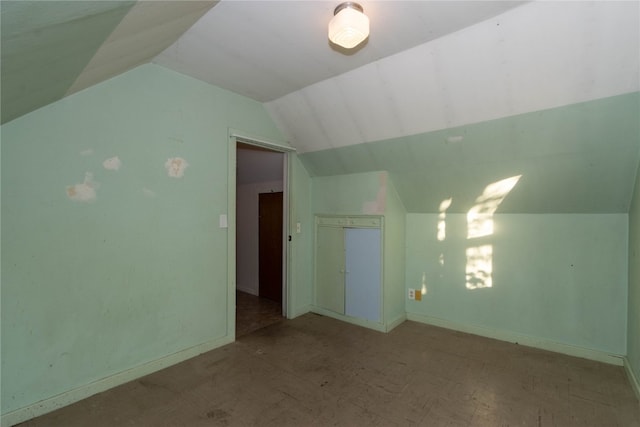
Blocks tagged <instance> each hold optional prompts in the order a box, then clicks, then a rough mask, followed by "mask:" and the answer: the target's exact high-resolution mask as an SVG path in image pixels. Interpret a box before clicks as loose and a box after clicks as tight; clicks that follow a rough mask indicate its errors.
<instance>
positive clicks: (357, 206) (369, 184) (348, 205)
mask: <svg viewBox="0 0 640 427" xmlns="http://www.w3.org/2000/svg"><path fill="white" fill-rule="evenodd" d="M386 177H387V173H386V172H368V173H358V174H350V175H337V176H323V177H314V178H313V179H312V181H311V193H312V199H311V200H312V204H311V210H312V213H313V214H314V215H315V214H323V213H324V214H334V215H342V214H349V215H365V214H377V215H381V214H383V213H384V203H385V201H386V196H385V195H384V194H385V193H384V190H382V192H381V189H382V187H383V185H382V181H383V180H384V181H386Z"/></svg>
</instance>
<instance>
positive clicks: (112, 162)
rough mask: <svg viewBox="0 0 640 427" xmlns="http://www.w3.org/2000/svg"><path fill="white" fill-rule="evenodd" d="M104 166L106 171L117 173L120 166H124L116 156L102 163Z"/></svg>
mask: <svg viewBox="0 0 640 427" xmlns="http://www.w3.org/2000/svg"><path fill="white" fill-rule="evenodd" d="M102 166H103V167H104V168H105V169H106V170H110V171H117V170H118V169H120V166H122V162H121V161H120V159H119V158H118V156H116V157H111V158H110V159H107V160H105V161H104V162H102Z"/></svg>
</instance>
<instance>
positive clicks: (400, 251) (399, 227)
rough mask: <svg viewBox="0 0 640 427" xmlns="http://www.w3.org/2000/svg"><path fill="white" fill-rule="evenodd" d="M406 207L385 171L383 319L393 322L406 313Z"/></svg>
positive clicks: (400, 318)
mask: <svg viewBox="0 0 640 427" xmlns="http://www.w3.org/2000/svg"><path fill="white" fill-rule="evenodd" d="M406 216H407V211H406V210H405V208H404V205H403V204H402V201H401V200H400V196H398V192H397V191H396V188H395V185H394V184H393V179H392V177H390V176H388V175H387V181H386V203H385V211H384V260H383V261H384V264H383V265H384V285H385V286H384V302H385V304H384V310H385V311H384V320H385V322H386V323H395V322H398V321H400V320H402V319H404V317H405V313H406V311H405V303H404V295H405V286H404V281H405V279H404V274H405V271H404V270H405V220H406Z"/></svg>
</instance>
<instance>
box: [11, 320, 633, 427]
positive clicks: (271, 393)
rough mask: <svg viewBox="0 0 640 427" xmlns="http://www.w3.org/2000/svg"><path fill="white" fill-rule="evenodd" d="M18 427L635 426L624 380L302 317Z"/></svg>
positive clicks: (450, 340) (522, 352)
mask: <svg viewBox="0 0 640 427" xmlns="http://www.w3.org/2000/svg"><path fill="white" fill-rule="evenodd" d="M23 425H24V426H68V427H72V426H218V425H219V426H244V425H266V426H287V425H290V426H325V425H343V426H396V425H398V426H407V425H421V426H563V427H564V426H580V427H583V426H598V427H602V426H639V425H640V405H639V403H638V400H637V399H636V397H635V395H634V393H633V391H632V389H631V386H630V385H629V382H628V380H627V378H626V376H625V372H624V369H623V368H621V367H618V366H610V365H606V364H602V363H597V362H592V361H588V360H584V359H578V358H574V357H569V356H563V355H559V354H555V353H550V352H546V351H542V350H536V349H531V348H527V347H523V346H518V345H515V344H509V343H504V342H500V341H495V340H491V339H487V338H481V337H477V336H473V335H467V334H463V333H459V332H453V331H449V330H446V329H441V328H437V327H433V326H428V325H423V324H419V323H414V322H405V323H403V324H402V325H400V326H399V327H398V328H396V329H395V330H393V331H392V332H390V333H388V334H382V333H379V332H375V331H371V330H368V329H364V328H360V327H357V326H353V325H350V324H345V323H343V322H339V321H337V320H333V319H330V318H327V317H322V316H318V315H314V314H307V315H304V316H301V317H299V318H297V319H294V320H285V321H282V322H279V323H276V324H273V325H270V326H267V327H265V328H263V329H260V330H258V331H255V332H252V333H250V334H248V335H245V336H242V337H240V339H239V340H238V341H237V342H235V343H233V344H230V345H227V346H225V347H222V348H219V349H216V350H214V351H211V352H208V353H205V354H203V355H201V356H198V357H196V358H193V359H191V360H189V361H186V362H183V363H181V364H178V365H176V366H173V367H171V368H167V369H165V370H162V371H160V372H157V373H155V374H152V375H149V376H147V377H144V378H141V379H139V380H137V381H133V382H130V383H128V384H125V385H122V386H120V387H117V388H115V389H112V390H110V391H107V392H104V393H101V394H98V395H96V396H93V397H91V398H89V399H86V400H83V401H81V402H78V403H76V404H74V405H71V406H68V407H66V408H63V409H60V410H58V411H56V412H53V413H50V414H48V415H45V416H43V417H40V418H38V419H35V420H32V421H30V422H27V423H24V424H23Z"/></svg>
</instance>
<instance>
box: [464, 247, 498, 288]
mask: <svg viewBox="0 0 640 427" xmlns="http://www.w3.org/2000/svg"><path fill="white" fill-rule="evenodd" d="M492 258H493V246H492V245H482V246H476V247H472V248H467V271H466V273H467V289H480V288H490V287H491V286H493V284H492V282H491V279H492V273H493V259H492Z"/></svg>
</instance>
